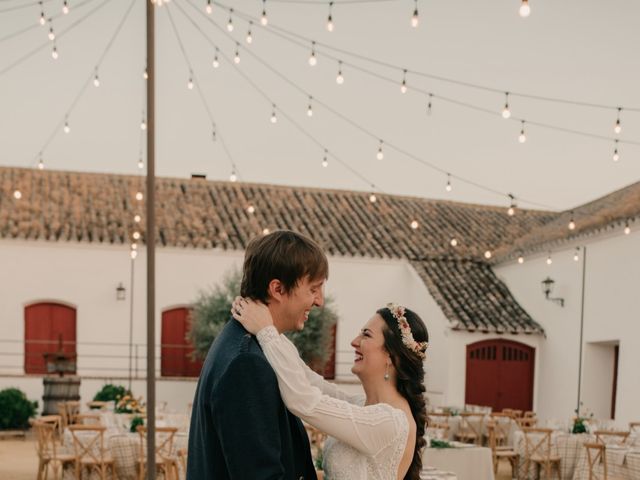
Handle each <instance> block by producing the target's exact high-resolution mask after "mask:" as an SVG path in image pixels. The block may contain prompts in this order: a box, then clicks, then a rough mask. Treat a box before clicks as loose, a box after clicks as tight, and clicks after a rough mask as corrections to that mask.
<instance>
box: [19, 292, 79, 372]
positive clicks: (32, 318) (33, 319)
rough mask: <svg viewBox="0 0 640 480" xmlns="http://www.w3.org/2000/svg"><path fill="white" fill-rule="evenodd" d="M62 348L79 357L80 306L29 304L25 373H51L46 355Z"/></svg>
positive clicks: (25, 332) (49, 303) (25, 327)
mask: <svg viewBox="0 0 640 480" xmlns="http://www.w3.org/2000/svg"><path fill="white" fill-rule="evenodd" d="M60 349H61V350H62V352H64V353H66V354H69V355H70V356H71V357H73V358H75V354H76V309H75V308H73V307H69V306H67V305H62V304H60V303H54V302H43V303H34V304H33V305H28V306H27V307H25V309H24V372H25V373H47V367H46V365H45V361H44V355H45V354H46V353H56V352H57V351H58V350H60ZM69 373H75V372H69Z"/></svg>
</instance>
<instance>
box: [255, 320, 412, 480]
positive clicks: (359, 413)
mask: <svg viewBox="0 0 640 480" xmlns="http://www.w3.org/2000/svg"><path fill="white" fill-rule="evenodd" d="M257 338H258V342H260V346H261V347H262V350H263V351H264V354H265V356H266V357H267V360H268V361H269V363H270V364H271V366H272V367H273V370H274V371H275V373H276V375H277V377H278V386H279V388H280V393H281V395H282V399H283V400H284V403H285V404H286V405H287V408H288V409H289V410H290V411H291V412H292V413H293V414H295V415H297V416H298V417H300V418H301V419H303V420H304V421H306V422H307V423H309V424H311V425H313V426H314V427H316V428H318V429H320V430H322V431H324V432H326V433H327V434H328V435H330V437H332V438H329V439H328V440H327V442H326V443H325V451H324V470H325V478H327V480H395V479H396V478H397V476H398V466H399V465H400V461H401V459H402V455H403V453H404V450H405V448H406V444H407V438H408V435H409V423H408V421H407V417H406V415H405V413H404V412H403V411H402V410H400V409H397V408H394V407H392V406H391V405H388V404H385V403H381V404H377V405H369V406H363V403H364V398H363V397H362V396H361V395H358V396H349V395H347V394H345V393H344V392H342V391H340V390H339V389H338V388H337V387H336V385H334V384H332V383H329V382H326V381H325V380H324V379H323V378H322V377H321V376H320V375H317V374H316V373H314V372H313V371H312V370H311V369H309V367H307V366H306V365H305V363H304V362H303V361H302V359H301V358H300V356H299V355H298V351H297V349H296V347H295V346H294V345H293V344H292V343H291V341H289V339H288V338H287V337H285V336H284V335H280V334H278V331H277V330H276V328H275V327H267V328H264V329H262V330H261V331H260V332H258V335H257Z"/></svg>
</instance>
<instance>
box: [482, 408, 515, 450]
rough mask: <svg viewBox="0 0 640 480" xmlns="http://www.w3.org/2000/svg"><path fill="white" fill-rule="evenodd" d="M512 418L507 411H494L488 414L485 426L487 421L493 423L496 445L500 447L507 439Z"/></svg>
mask: <svg viewBox="0 0 640 480" xmlns="http://www.w3.org/2000/svg"><path fill="white" fill-rule="evenodd" d="M513 421H514V420H513V418H512V417H511V415H509V414H507V413H504V412H502V413H500V412H494V413H491V414H490V415H489V422H488V423H487V427H488V425H489V423H493V429H494V436H495V440H496V447H497V448H498V449H500V448H501V447H502V446H504V445H505V444H506V443H507V441H508V439H509V432H510V430H511V425H512V423H511V422H513ZM486 437H487V442H488V439H489V432H488V431H487V435H486Z"/></svg>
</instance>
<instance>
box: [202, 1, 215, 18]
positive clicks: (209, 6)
mask: <svg viewBox="0 0 640 480" xmlns="http://www.w3.org/2000/svg"><path fill="white" fill-rule="evenodd" d="M204 11H205V12H207V14H208V15H211V12H213V7H212V6H211V0H208V1H207V6H206V7H204Z"/></svg>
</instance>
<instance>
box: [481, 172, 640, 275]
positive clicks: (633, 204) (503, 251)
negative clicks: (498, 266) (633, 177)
mask: <svg viewBox="0 0 640 480" xmlns="http://www.w3.org/2000/svg"><path fill="white" fill-rule="evenodd" d="M571 219H573V220H574V222H575V229H574V230H569V228H568V225H569V222H570V221H571ZM638 221H640V182H637V183H634V184H632V185H629V186H627V187H625V188H622V189H620V190H617V191H615V192H613V193H610V194H608V195H605V196H604V197H601V198H599V199H597V200H594V201H592V202H589V203H586V204H584V205H581V206H579V207H576V208H574V209H572V210H567V211H565V212H562V213H560V214H558V215H557V217H556V218H555V219H552V220H551V221H549V222H548V223H546V224H545V225H544V227H542V228H536V229H531V230H530V231H529V232H528V233H527V234H526V235H523V236H522V237H520V238H518V239H515V240H514V241H513V242H512V243H510V244H503V245H502V246H501V247H499V248H497V249H496V254H495V255H494V257H493V262H492V263H500V262H503V261H507V260H510V259H513V258H515V257H517V256H518V255H520V254H522V255H527V254H531V253H535V252H544V251H547V250H552V249H554V248H557V247H558V246H562V245H563V244H566V243H571V242H576V241H579V240H581V239H584V238H586V237H590V236H594V235H598V234H601V233H603V232H606V231H612V230H616V229H617V230H618V231H620V232H622V231H623V229H624V226H625V225H626V224H628V225H630V226H631V227H633V226H634V225H637V223H638Z"/></svg>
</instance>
